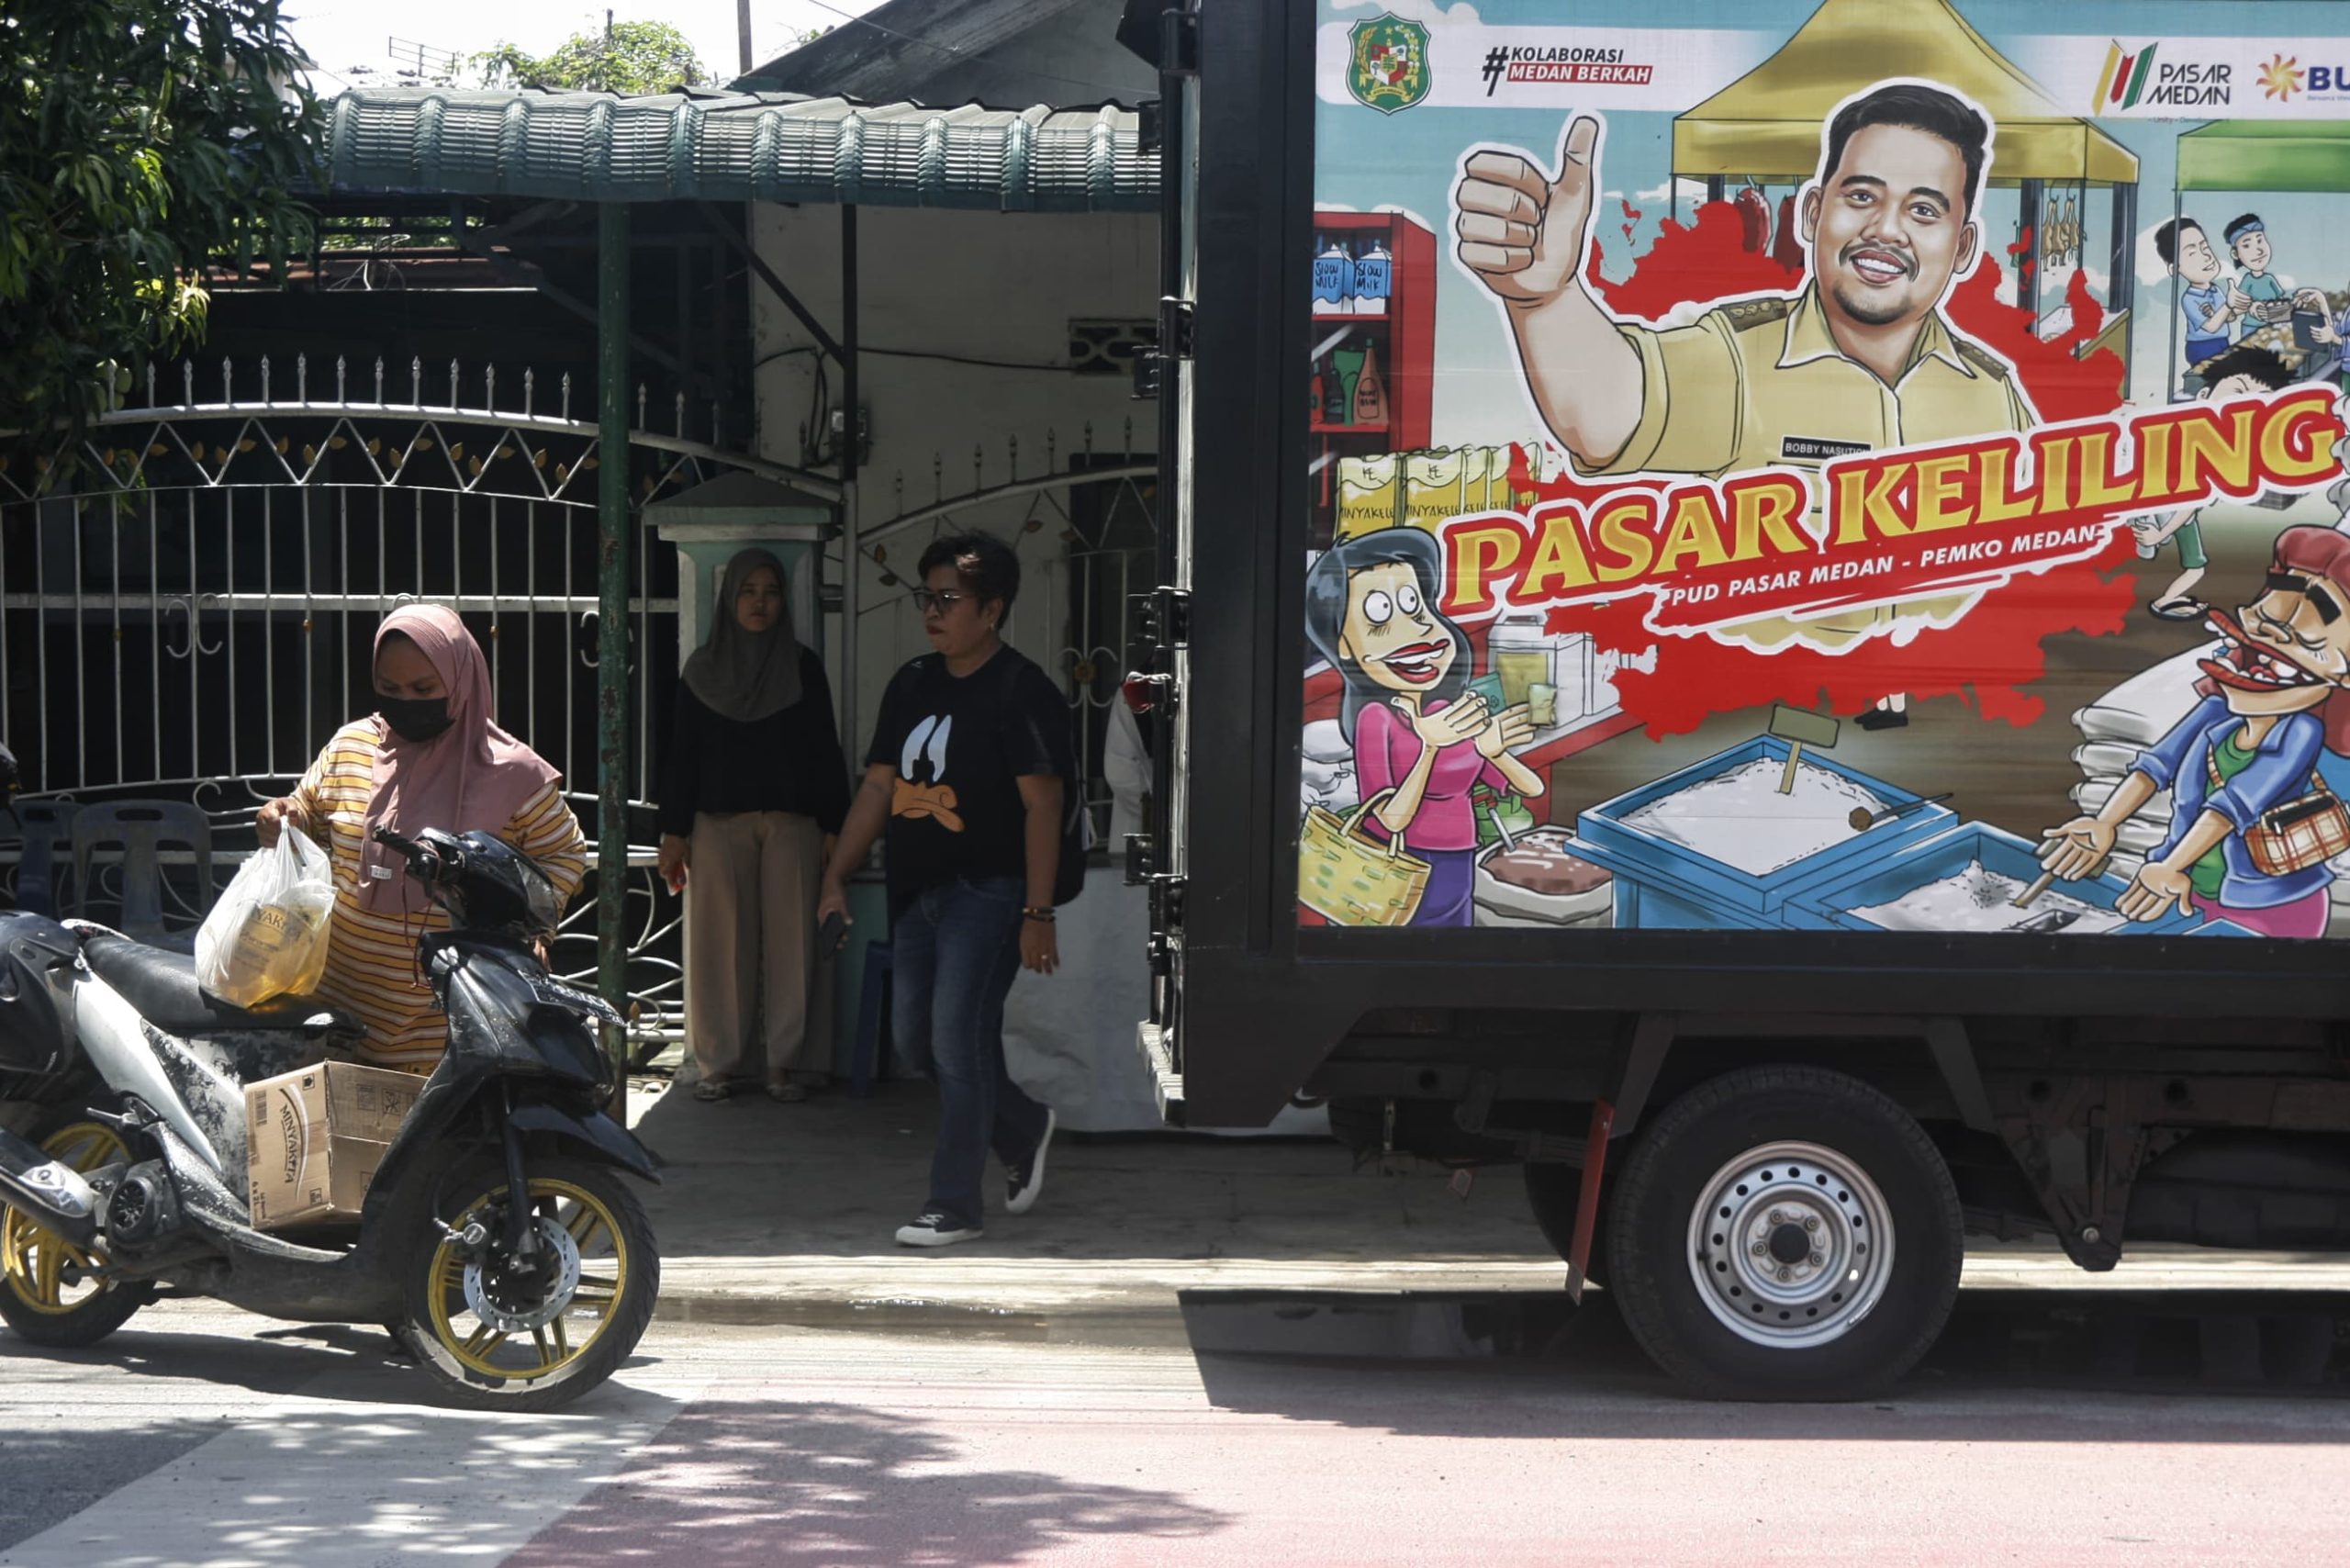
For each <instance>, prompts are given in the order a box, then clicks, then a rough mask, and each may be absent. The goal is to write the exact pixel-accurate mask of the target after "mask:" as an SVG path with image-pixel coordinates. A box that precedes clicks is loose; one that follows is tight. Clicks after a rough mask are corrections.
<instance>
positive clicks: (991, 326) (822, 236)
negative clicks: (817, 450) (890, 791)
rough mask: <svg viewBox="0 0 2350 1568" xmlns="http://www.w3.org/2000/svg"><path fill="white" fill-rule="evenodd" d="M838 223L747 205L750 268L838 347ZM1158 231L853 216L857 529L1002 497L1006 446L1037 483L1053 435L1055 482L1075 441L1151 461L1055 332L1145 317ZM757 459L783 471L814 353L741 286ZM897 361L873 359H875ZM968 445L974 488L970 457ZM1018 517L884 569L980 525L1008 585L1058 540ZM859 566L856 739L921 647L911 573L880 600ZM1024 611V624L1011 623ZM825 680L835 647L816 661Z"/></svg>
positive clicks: (766, 296)
mask: <svg viewBox="0 0 2350 1568" xmlns="http://www.w3.org/2000/svg"><path fill="white" fill-rule="evenodd" d="M840 216H841V215H840V209H839V208H838V207H777V206H771V205H762V206H759V207H755V208H754V209H753V238H754V241H755V243H756V244H757V246H758V248H759V253H760V254H761V256H762V257H764V258H765V259H766V261H767V264H768V265H769V266H771V267H773V268H774V269H775V271H776V273H777V274H778V276H780V277H781V278H782V279H783V280H784V281H785V282H786V283H787V284H789V286H791V289H792V291H793V292H794V293H795V294H797V295H798V296H799V297H800V300H801V301H802V302H803V303H804V304H805V305H806V306H807V307H808V308H809V309H810V310H811V312H812V313H813V314H814V315H815V316H816V318H817V319H819V320H820V321H822V322H823V323H824V326H825V328H826V330H829V331H831V332H832V333H834V335H835V336H836V337H837V336H838V335H839V334H840V331H841V322H842V314H841V289H840V285H841V272H840V251H841V246H840ZM857 248H858V257H859V266H858V274H859V276H858V297H859V312H858V314H859V317H860V323H859V325H860V331H861V337H862V342H863V346H864V350H865V352H864V355H863V359H862V364H861V367H860V369H861V385H860V386H859V389H858V397H859V399H860V401H861V402H863V403H864V405H865V407H866V409H867V411H868V417H869V420H870V428H871V431H872V433H873V442H872V450H871V453H870V455H869V456H868V458H867V463H866V466H865V469H864V472H863V473H862V474H861V476H859V477H860V494H859V497H858V501H857V511H858V516H859V521H860V522H861V524H862V526H863V527H865V528H867V529H870V528H873V527H875V526H876V525H878V524H880V523H882V522H886V521H889V520H890V519H891V518H893V517H895V516H898V515H900V513H901V512H902V511H911V510H915V509H917V508H919V507H923V506H926V505H928V504H930V503H931V502H932V501H933V500H934V499H936V498H938V497H939V496H940V495H941V494H942V493H943V494H944V495H945V496H946V497H949V498H952V497H955V496H958V495H963V494H966V493H968V492H970V491H972V490H974V489H979V488H984V487H991V486H995V485H1001V484H1004V483H1006V482H1008V481H1009V480H1010V479H1011V478H1012V477H1013V474H1012V463H1011V456H1010V453H1009V450H1008V442H1009V441H1010V439H1011V438H1014V437H1016V438H1017V439H1018V441H1019V465H1020V475H1021V476H1023V477H1028V478H1034V477H1038V476H1042V475H1043V474H1045V473H1046V472H1047V464H1046V435H1047V432H1052V433H1053V434H1055V435H1056V436H1057V452H1056V455H1055V456H1054V458H1053V461H1052V465H1051V466H1052V467H1054V468H1057V469H1062V470H1066V469H1067V468H1068V467H1069V465H1070V457H1071V454H1074V453H1076V452H1078V451H1079V450H1080V449H1081V448H1082V446H1083V445H1084V441H1085V433H1084V432H1085V426H1086V424H1087V422H1088V421H1089V420H1090V421H1091V423H1092V426H1093V449H1094V450H1095V451H1096V452H1097V453H1102V454H1115V453H1119V452H1123V451H1126V450H1130V448H1129V447H1128V445H1127V442H1128V436H1127V432H1126V428H1125V426H1126V421H1127V420H1132V421H1133V434H1132V442H1133V444H1132V448H1131V450H1135V451H1138V452H1143V453H1148V452H1150V451H1152V450H1153V449H1155V447H1156V445H1157V423H1156V420H1157V405H1155V404H1152V403H1147V402H1136V401H1135V400H1134V399H1133V398H1132V396H1131V393H1132V386H1131V385H1130V383H1129V382H1128V381H1127V379H1126V378H1125V377H1123V376H1091V375H1088V376H1080V375H1070V374H1069V372H1068V371H1067V370H1065V369H1061V368H1057V367H1059V366H1062V365H1064V364H1067V361H1068V324H1069V320H1070V319H1073V318H1080V317H1133V318H1138V319H1139V318H1148V317H1150V316H1151V315H1152V314H1153V313H1154V311H1155V308H1156V305H1155V302H1156V300H1157V297H1158V220H1157V219H1156V218H1151V217H1147V216H1125V215H1117V216H1088V215H1078V214H1043V213H995V212H946V211H933V210H925V209H918V208H904V207H866V208H861V209H860V210H859V213H858V218H857ZM752 295H753V330H754V342H755V345H756V347H755V353H754V363H755V364H756V365H757V367H758V368H757V371H756V376H755V382H756V386H757V392H758V410H757V413H758V437H757V441H758V451H759V453H760V454H761V455H762V456H765V457H767V458H770V459H772V460H775V461H777V462H781V463H787V464H792V465H798V464H799V463H800V461H801V456H802V454H801V450H800V426H801V424H802V423H803V422H804V421H805V420H807V418H808V415H809V409H810V403H811V395H812V390H813V375H812V372H813V368H814V365H815V363H816V360H817V357H818V356H817V355H816V354H814V353H809V352H799V353H793V352H791V351H794V350H802V351H804V350H806V349H807V348H808V347H809V345H810V342H811V340H810V338H809V336H808V334H807V331H806V330H805V329H804V328H802V327H801V326H800V322H799V321H798V319H796V318H794V317H793V316H792V315H791V313H790V312H789V310H788V309H787V308H785V307H784V305H783V304H782V302H781V301H779V300H778V299H776V298H775V297H774V295H773V294H772V293H771V292H770V291H768V290H767V287H766V286H764V285H761V284H758V283H756V282H754V284H753V286H752ZM883 350H890V351H909V353H911V354H912V355H951V356H956V357H958V358H961V359H967V360H987V361H997V362H1003V364H1011V365H1019V366H1033V367H1038V368H1020V369H1013V368H1002V367H1000V366H997V365H983V364H956V363H952V362H950V361H947V360H942V359H938V358H924V357H910V356H909V353H882V352H878V351H883ZM825 373H826V375H827V377H828V379H829V381H830V397H831V399H832V402H833V406H834V407H835V408H837V407H839V406H841V399H842V397H843V388H842V386H841V379H840V372H839V367H838V366H836V365H829V364H828V365H827V366H826V372H825ZM974 446H977V447H978V448H979V454H980V461H979V475H978V476H977V478H976V480H975V476H974V472H973V448H974ZM1028 510H1029V503H1028V502H1027V501H1025V500H1013V501H1010V502H1003V503H998V504H995V505H993V506H989V507H980V508H975V509H972V510H968V511H963V512H959V513H957V514H956V515H955V516H954V517H953V518H951V519H949V520H948V521H946V523H945V524H935V525H925V526H923V527H921V528H918V529H915V530H912V531H911V532H905V533H901V534H900V535H898V536H897V537H895V538H893V539H891V540H890V541H889V542H888V543H887V546H886V547H887V550H888V557H889V564H890V566H894V567H902V568H903V570H904V571H905V572H906V573H908V574H911V572H912V567H913V564H914V561H915V558H916V557H917V556H918V555H919V554H921V552H922V547H923V544H924V543H927V542H928V540H929V539H930V538H932V537H933V536H934V534H935V533H936V532H943V531H944V530H946V529H948V528H959V527H980V528H985V529H988V530H989V531H990V532H995V533H997V534H999V535H1000V536H1002V537H1003V538H1005V539H1008V540H1012V541H1013V542H1014V543H1016V544H1017V546H1018V548H1019V552H1020V556H1021V561H1022V565H1023V566H1024V568H1025V572H1024V577H1025V578H1026V580H1028V581H1030V582H1034V581H1035V574H1036V573H1038V571H1039V570H1040V569H1041V567H1042V566H1043V563H1044V562H1045V561H1046V560H1047V559H1048V558H1049V557H1050V556H1052V555H1054V554H1057V552H1058V551H1059V550H1060V549H1061V538H1060V535H1061V532H1062V529H1063V526H1064V525H1063V524H1062V523H1061V521H1060V520H1059V518H1058V516H1057V515H1056V514H1052V513H1050V512H1046V513H1044V514H1042V515H1044V516H1045V517H1046V527H1045V528H1044V529H1043V530H1042V531H1041V532H1035V533H1030V534H1021V533H1019V532H1017V531H1018V529H1019V527H1020V524H1021V521H1022V520H1023V519H1024V517H1026V516H1027V515H1028ZM880 575H881V574H880V571H879V569H877V568H875V567H874V566H871V565H870V564H869V563H868V564H867V565H866V566H864V567H863V569H862V574H861V577H860V589H859V592H860V596H861V598H862V600H863V602H864V603H865V604H866V605H867V606H868V607H871V606H875V605H877V604H878V605H882V606H883V608H878V609H868V611H867V614H865V615H864V616H863V617H862V618H861V620H862V630H861V635H860V639H859V643H858V671H859V678H858V682H857V685H858V688H859V693H858V701H857V713H858V719H857V727H858V729H859V731H860V741H859V745H862V744H863V741H862V734H864V733H867V732H868V731H869V728H870V724H871V722H872V717H873V713H874V711H875V708H876V705H877V704H878V700H879V697H880V692H881V689H882V687H883V686H884V685H885V684H887V682H888V680H889V678H890V672H891V671H893V670H894V669H896V667H897V666H899V665H900V664H901V663H902V662H903V661H904V660H906V659H908V658H910V657H912V656H913V655H916V654H918V653H920V652H922V651H923V649H924V648H925V647H926V646H927V644H925V643H924V642H923V636H922V630H921V626H920V624H919V623H918V622H917V620H916V618H915V616H914V614H913V612H912V608H911V607H910V606H909V605H907V604H906V603H905V602H904V595H905V591H906V588H908V587H910V586H911V577H910V576H909V577H908V578H907V579H906V581H904V582H901V584H900V586H899V587H897V588H883V587H882V586H881V584H880V580H879V579H880ZM1045 610H1046V603H1045V601H1044V600H1043V599H1042V598H1041V597H1038V598H1035V599H1031V598H1029V597H1028V596H1027V594H1026V593H1025V592H1024V598H1023V602H1022V603H1021V604H1019V605H1018V606H1015V608H1014V610H1013V624H1012V628H1011V630H1012V633H1013V639H1012V640H1013V642H1014V644H1017V645H1019V646H1020V647H1021V648H1022V650H1023V651H1024V652H1025V653H1027V654H1028V655H1030V656H1031V657H1034V658H1035V659H1037V660H1038V661H1039V662H1040V663H1047V664H1048V667H1049V663H1048V655H1049V653H1050V651H1051V647H1052V639H1053V635H1054V633H1055V631H1056V630H1057V629H1056V628H1053V627H1048V626H1046V625H1045V624H1043V622H1044V621H1045V620H1046V616H1045ZM1024 611H1026V612H1028V613H1027V614H1026V615H1024V614H1023V612H1024ZM826 656H827V659H828V661H829V662H830V663H831V664H832V665H833V666H834V671H835V678H837V672H838V666H839V658H840V655H839V649H838V647H837V645H835V646H834V647H832V648H828V649H827V650H826Z"/></svg>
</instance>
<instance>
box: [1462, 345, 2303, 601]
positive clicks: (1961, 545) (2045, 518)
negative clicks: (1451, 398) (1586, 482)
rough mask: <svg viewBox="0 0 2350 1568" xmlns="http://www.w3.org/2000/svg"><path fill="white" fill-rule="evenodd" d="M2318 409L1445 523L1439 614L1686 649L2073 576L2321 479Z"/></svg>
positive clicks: (1919, 454)
mask: <svg viewBox="0 0 2350 1568" xmlns="http://www.w3.org/2000/svg"><path fill="white" fill-rule="evenodd" d="M2343 434H2344V426H2343V423H2342V420H2341V419H2340V417H2339V416H2338V415H2337V414H2336V412H2335V409H2334V398H2333V393H2332V392H2330V391H2328V390H2327V389H2325V388H2323V387H2320V386H2301V387H2295V388H2292V389H2289V390H2287V391H2284V392H2280V393H2276V394H2272V395H2270V396H2267V397H2264V398H2243V399H2239V400H2234V401H2231V402H2228V403H2223V404H2211V403H2193V404H2183V405H2180V406H2178V407H2177V408H2171V409H2158V410H2154V411H2150V412H2145V413H2140V414H2135V415H2130V416H2126V417H2121V418H2102V419H2096V420H2076V421H2073V422H2070V423H2065V424H2052V425H2043V426H2041V427H2040V428H2038V429H2036V430H2033V431H2029V432H2026V433H2024V434H2021V435H2017V434H2009V433H2002V434H1999V435H1994V436H1986V437H1979V438H1970V439H1968V440H1965V441H1954V442H1940V443H1937V444H1932V445H1926V446H1914V447H1908V448H1905V449H1901V450H1898V451H1891V452H1872V453H1866V454H1858V455H1854V456H1849V457H1842V458H1839V459H1836V460H1834V461H1831V462H1830V463H1829V464H1827V465H1825V467H1824V468H1822V469H1821V470H1820V472H1819V474H1818V476H1816V477H1815V476H1812V475H1810V474H1807V473H1805V472H1803V471H1801V470H1798V469H1780V468H1773V469H1764V470H1761V471H1759V472H1755V473H1751V474H1740V475H1733V476H1729V477H1728V478H1724V479H1718V480H1714V479H1707V480H1695V481H1684V482H1679V483H1672V484H1658V483H1653V482H1651V483H1650V484H1646V485H1641V484H1639V483H1637V482H1635V483H1634V484H1633V485H1631V486H1628V487H1626V488H1623V489H1618V490H1615V491H1613V492H1611V493H1609V494H1608V495H1606V496H1605V497H1602V498H1599V499H1597V500H1594V501H1583V500H1562V501H1554V502H1550V503H1547V504H1544V505H1541V506H1539V507H1537V508H1535V509H1534V510H1531V511H1529V512H1527V513H1526V514H1524V515H1523V516H1521V515H1518V514H1516V513H1506V512H1505V513H1488V514H1483V515H1476V516H1470V517H1463V518H1459V519H1456V520H1454V521H1451V522H1449V523H1448V524H1446V525H1445V526H1444V528H1443V529H1442V531H1441V532H1442V535H1443V538H1444V540H1445V543H1446V552H1445V554H1446V559H1447V562H1448V574H1447V578H1446V584H1445V604H1444V609H1445V610H1446V612H1447V613H1448V614H1449V615H1451V616H1453V617H1454V618H1456V619H1461V620H1475V619H1478V618H1480V617H1482V616H1484V615H1489V614H1492V613H1494V612H1496V611H1498V610H1505V609H1522V608H1548V607H1553V606H1561V605H1572V604H1579V603H1590V602H1594V601H1596V600H1601V599H1617V598H1620V597H1622V596H1624V595H1626V594H1629V593H1646V594H1648V595H1650V596H1651V599H1652V603H1651V608H1650V610H1649V613H1648V616H1647V623H1648V624H1649V626H1650V627H1651V628H1652V629H1653V630H1655V631H1658V632H1668V633H1698V632H1702V631H1705V630H1707V629H1708V628H1711V627H1716V626H1722V625H1727V624H1731V623H1734V622H1740V621H1751V620H1753V619H1755V618H1757V617H1758V616H1769V615H1780V614H1787V613H1792V612H1796V611H1801V612H1805V613H1810V614H1817V613H1820V612H1823V611H1828V610H1837V609H1841V608H1846V607H1850V606H1856V605H1862V604H1869V603H1884V602H1886V601H1889V600H1893V599H1905V598H1912V597H1919V596H1928V595H1935V594H1942V593H1949V592H1973V591H1975V590H1977V589H1980V588H1985V587H1988V586H1992V585H1995V584H1997V583H1998V582H2001V581H2004V580H2006V579H2007V578H2009V577H2013V576H2014V575H2015V574H2017V573H2019V572H2022V571H2029V570H2032V569H2035V568H2039V567H2044V566H2053V565H2057V564H2059V563H2062V562H2066V561H2077V560H2083V559H2086V558H2087V557H2089V556H2092V555H2095V554H2098V552H2099V551H2101V550H2102V549H2104V548H2105V547H2106V545H2107V543H2108V542H2109V539H2110V538H2111V536H2112V533H2113V531H2114V529H2115V528H2117V527H2118V526H2120V525H2121V523H2122V521H2124V520H2126V519H2129V518H2132V517H2139V516H2143V515H2145V514H2147V513H2149V512H2165V511H2169V510H2174V509H2177V508H2180V507H2196V506H2201V505H2204V504H2206V503H2208V502H2210V501H2213V500H2216V499H2219V498H2222V497H2227V498H2237V499H2248V498H2253V497H2255V496H2258V495H2260V494H2261V493H2262V492H2264V491H2266V490H2270V489H2286V490H2291V489H2308V488H2311V487H2313V486H2317V485H2322V484H2327V483H2331V482H2332V481H2333V479H2335V478H2337V477H2339V476H2340V472H2341V470H2340V467H2339V465H2337V464H2336V462H2335V460H2334V457H2333V444H2334V442H2336V441H2337V440H2339V439H2341V437H2342V436H2343Z"/></svg>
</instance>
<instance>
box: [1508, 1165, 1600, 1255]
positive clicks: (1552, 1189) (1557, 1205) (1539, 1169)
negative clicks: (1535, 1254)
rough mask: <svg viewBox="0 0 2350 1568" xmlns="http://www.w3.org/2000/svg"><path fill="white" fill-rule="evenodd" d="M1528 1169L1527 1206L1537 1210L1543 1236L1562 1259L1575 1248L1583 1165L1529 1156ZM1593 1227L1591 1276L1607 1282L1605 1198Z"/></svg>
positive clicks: (1537, 1219)
mask: <svg viewBox="0 0 2350 1568" xmlns="http://www.w3.org/2000/svg"><path fill="white" fill-rule="evenodd" d="M1525 1171H1526V1206H1527V1207H1528V1208H1530V1209H1532V1210H1533V1211H1534V1223H1535V1225H1537V1226H1539V1227H1540V1229H1541V1231H1542V1239H1543V1240H1545V1241H1547V1242H1549V1243H1550V1249H1551V1250H1552V1251H1554V1252H1556V1253H1558V1255H1559V1258H1560V1260H1561V1261H1564V1260H1565V1259H1566V1257H1567V1254H1568V1253H1569V1252H1570V1251H1571V1250H1572V1249H1573V1247H1574V1240H1575V1204H1576V1202H1577V1200H1579V1199H1580V1198H1581V1197H1582V1195H1583V1167H1582V1166H1580V1165H1559V1164H1555V1163H1548V1164H1546V1163H1538V1162H1536V1161H1534V1160H1528V1161H1527V1163H1526V1166H1525ZM1592 1228H1593V1229H1594V1230H1595V1231H1596V1232H1597V1234H1596V1235H1595V1236H1594V1237H1593V1238H1592V1241H1591V1251H1590V1254H1589V1256H1590V1260H1591V1263H1590V1271H1589V1275H1590V1280H1591V1282H1592V1283H1594V1284H1604V1283H1606V1279H1607V1204H1606V1203H1605V1202H1602V1203H1601V1204H1600V1205H1599V1213H1598V1215H1596V1217H1595V1224H1594V1225H1593V1226H1592Z"/></svg>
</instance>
